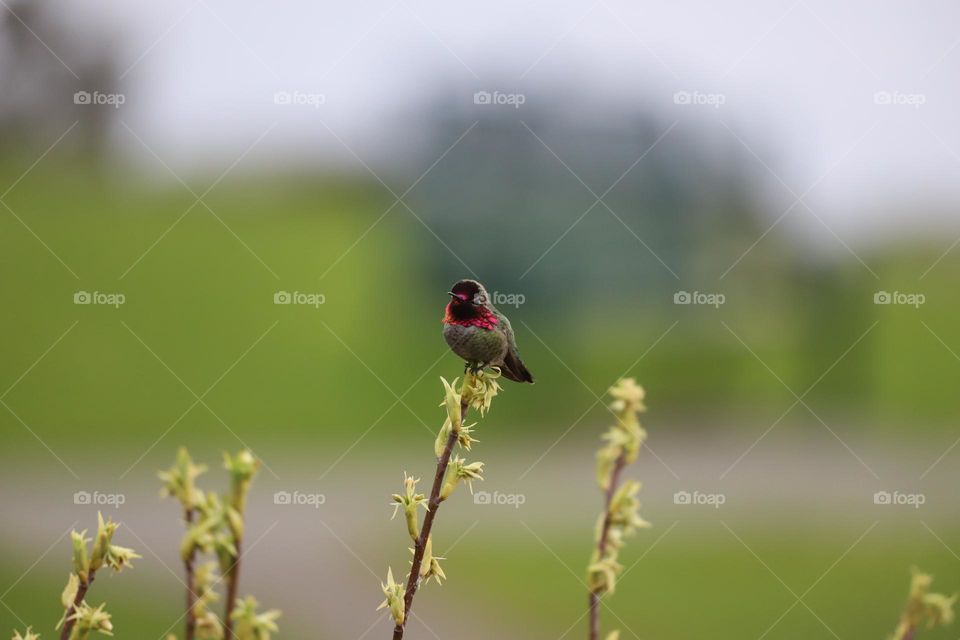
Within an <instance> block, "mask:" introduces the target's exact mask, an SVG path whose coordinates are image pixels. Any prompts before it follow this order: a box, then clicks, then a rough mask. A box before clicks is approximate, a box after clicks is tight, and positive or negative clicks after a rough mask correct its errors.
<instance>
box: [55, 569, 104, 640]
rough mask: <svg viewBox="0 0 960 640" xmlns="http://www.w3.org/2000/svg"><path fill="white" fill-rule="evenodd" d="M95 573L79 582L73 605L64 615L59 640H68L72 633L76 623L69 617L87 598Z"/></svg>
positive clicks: (91, 572)
mask: <svg viewBox="0 0 960 640" xmlns="http://www.w3.org/2000/svg"><path fill="white" fill-rule="evenodd" d="M96 573H97V572H96V570H92V571H90V573H89V575H88V576H87V579H86V580H81V581H80V585H79V587H78V588H77V595H76V596H75V597H74V598H73V604H72V605H70V607H69V608H67V612H66V614H64V620H63V630H62V631H60V640H70V632H71V631H73V627H74V625H76V624H77V621H76V620H71V619H70V616H71V615H73V614H75V613H76V612H77V608H78V607H79V606H80V605H81V604H82V603H83V599H84V598H85V597H86V596H87V589H89V588H90V585H91V584H93V579H94V576H95V575H96Z"/></svg>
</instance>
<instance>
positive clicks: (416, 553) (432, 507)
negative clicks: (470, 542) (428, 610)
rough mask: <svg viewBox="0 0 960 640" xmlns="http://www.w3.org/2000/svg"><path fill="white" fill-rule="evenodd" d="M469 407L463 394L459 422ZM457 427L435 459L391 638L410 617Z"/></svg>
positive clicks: (397, 639)
mask: <svg viewBox="0 0 960 640" xmlns="http://www.w3.org/2000/svg"><path fill="white" fill-rule="evenodd" d="M469 409H470V400H469V398H468V397H467V396H466V395H465V394H464V396H463V397H462V399H461V400H460V424H461V425H462V424H463V423H464V422H465V421H466V419H467V411H468V410H469ZM458 435H459V431H458V430H457V429H450V433H449V434H448V435H447V442H446V444H445V446H444V448H443V453H441V454H440V458H439V459H438V460H437V473H436V475H435V476H434V477H433V487H432V488H431V489H430V501H429V502H428V503H427V504H428V508H427V514H426V515H425V516H424V517H423V527H422V528H421V529H420V537H419V538H417V540H416V542H415V543H414V550H413V564H411V566H410V577H409V578H408V579H407V589H406V591H405V592H404V596H403V604H404V624H402V625H401V624H398V625H396V626H394V628H393V640H401V639H402V638H403V630H404V626H405V625H406V621H407V620H409V619H410V610H411V608H412V607H413V597H414V596H415V595H416V593H417V588H418V587H419V586H420V565H421V564H422V563H423V556H424V552H425V550H426V547H427V540H429V539H430V530H431V529H432V528H433V519H434V518H436V517H437V510H438V509H439V508H440V502H441V500H440V490H441V489H442V488H443V480H444V478H445V477H446V475H447V466H448V465H449V464H450V456H451V454H452V453H453V447H454V445H455V444H456V443H457V436H458Z"/></svg>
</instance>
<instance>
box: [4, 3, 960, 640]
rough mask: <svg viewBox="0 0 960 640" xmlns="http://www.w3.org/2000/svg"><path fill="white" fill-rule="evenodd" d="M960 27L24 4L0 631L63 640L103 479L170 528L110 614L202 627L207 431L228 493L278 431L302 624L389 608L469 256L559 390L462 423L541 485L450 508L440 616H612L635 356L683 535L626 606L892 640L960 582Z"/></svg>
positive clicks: (632, 15)
mask: <svg viewBox="0 0 960 640" xmlns="http://www.w3.org/2000/svg"><path fill="white" fill-rule="evenodd" d="M958 17H960V10H958V7H957V5H956V4H955V3H951V2H948V1H946V0H944V1H924V2H921V3H920V4H916V3H913V4H909V3H887V4H882V5H878V4H877V3H870V2H859V1H857V2H848V3H842V4H839V5H838V4H837V3H830V2H821V1H819V0H798V1H792V0H789V1H787V2H768V3H761V2H755V1H747V2H734V3H719V4H718V3H710V2H704V1H702V0H692V1H689V2H675V3H669V4H662V3H661V4H651V3H645V4H639V5H638V4H636V3H630V2H621V1H619V0H597V1H596V2H592V1H589V0H588V1H585V2H580V1H568V2H549V3H548V2H532V3H521V4H517V3H510V2H492V3H484V4H483V5H482V6H479V5H478V6H467V5H463V4H456V3H452V4H451V3H441V2H430V1H428V2H411V1H410V0H385V1H383V2H380V1H377V2H361V3H353V4H350V3H341V4H339V5H336V4H331V3H320V4H317V3H310V2H305V1H302V0H289V1H286V2H279V3H271V4H270V5H269V6H268V5H262V6H261V5H255V4H252V3H236V2H227V1H225V0H196V1H194V0H184V1H180V0H176V1H173V2H166V3H152V4H150V3H126V2H117V1H115V0H88V2H84V3H68V2H60V1H52V0H51V1H50V2H34V1H26V0H19V1H15V0H0V51H2V53H0V79H2V91H0V173H2V180H0V205H2V207H0V229H2V231H0V260H2V261H3V272H4V277H3V278H2V279H0V295H2V297H3V299H4V300H5V304H4V313H3V314H0V335H2V336H3V339H2V340H0V404H2V407H0V427H2V429H3V439H2V443H3V446H2V447H0V457H2V461H3V464H2V466H0V477H2V486H3V492H2V496H0V510H2V521H3V523H4V524H3V526H2V527H0V530H2V537H0V604H2V605H3V606H2V607H0V629H3V631H4V633H6V632H7V631H8V630H9V629H11V628H13V627H15V626H16V627H20V628H23V627H25V626H26V625H27V624H32V625H34V626H35V628H36V629H37V630H39V631H41V632H43V637H44V638H51V637H54V632H53V630H52V626H53V625H54V624H55V622H56V620H57V618H58V617H59V615H60V613H61V611H60V608H59V604H58V600H59V592H60V590H61V588H62V582H63V580H64V578H65V576H66V573H67V571H68V564H67V563H68V556H69V539H68V536H67V535H66V534H67V532H68V531H69V529H70V528H71V527H76V528H78V529H79V528H89V527H93V526H95V518H96V510H97V506H96V505H92V504H77V503H76V502H77V500H75V496H74V494H75V493H76V492H87V493H89V494H91V495H92V496H96V495H100V496H120V497H121V499H122V501H123V504H122V505H120V506H119V507H116V506H109V505H106V506H101V508H104V509H105V510H106V511H109V512H110V513H112V514H113V515H114V517H115V518H117V519H119V520H121V521H122V522H123V523H124V529H122V530H121V533H120V534H118V536H119V539H120V540H121V541H122V542H121V543H122V544H128V545H129V546H133V547H136V548H137V549H138V550H139V551H140V552H141V553H142V555H144V558H143V560H141V561H140V562H139V563H138V564H137V566H136V569H135V571H133V572H132V573H130V574H129V575H124V576H119V577H116V578H110V579H106V578H105V579H101V580H98V581H97V583H96V584H95V585H94V588H93V593H92V596H91V600H92V601H95V602H99V601H101V600H106V601H107V602H109V603H110V608H111V610H112V611H113V613H114V623H115V626H116V635H117V637H119V638H137V639H148V640H149V639H151V638H157V639H158V640H160V639H161V638H163V637H164V635H165V634H166V633H168V632H180V625H179V622H178V618H179V616H180V615H181V611H180V606H181V602H182V585H181V583H180V577H179V576H180V567H179V563H178V560H177V544H178V541H179V536H180V531H181V529H180V523H179V522H178V513H177V509H176V507H175V506H174V505H173V504H172V503H170V502H169V501H167V502H162V501H161V500H160V499H159V497H158V496H157V490H158V488H159V487H158V481H157V480H156V476H155V474H156V470H157V469H159V468H161V467H164V466H168V465H169V464H170V463H171V461H172V459H173V456H174V453H175V451H176V448H177V447H178V446H180V445H185V446H188V447H190V449H191V451H192V452H193V454H194V456H195V457H196V458H198V459H201V460H205V461H207V462H208V463H209V464H210V465H211V467H212V471H211V473H210V474H209V477H208V478H206V482H205V486H207V487H209V488H212V487H216V486H217V485H218V484H219V485H222V484H223V483H224V482H225V478H224V474H223V472H222V471H221V470H220V468H219V467H220V465H219V460H220V455H221V453H220V452H221V451H223V450H236V449H239V448H240V447H243V446H249V447H250V448H251V449H252V450H253V451H254V452H255V453H256V454H257V455H258V456H259V457H261V458H262V460H263V462H264V469H263V472H262V474H261V477H260V478H259V481H258V484H257V485H256V487H255V490H254V494H253V496H252V498H251V503H250V506H249V511H250V525H249V534H248V539H249V540H251V541H252V544H250V545H249V546H248V550H247V553H246V556H245V560H244V568H243V572H244V576H243V585H242V591H244V592H247V591H249V592H252V593H255V594H256V595H257V596H258V597H259V599H260V600H261V601H262V602H263V604H264V605H265V606H267V607H278V608H280V609H282V610H283V611H284V617H283V618H282V620H281V628H282V633H281V637H283V638H316V639H325V638H331V639H333V638H336V639H338V640H343V639H357V640H359V639H360V638H376V637H384V636H386V635H388V633H389V629H390V623H389V622H388V621H387V619H386V618H385V616H384V615H383V612H379V613H377V612H375V611H374V609H375V607H376V605H377V604H378V603H379V601H380V600H381V597H380V592H379V582H378V581H379V580H380V579H382V578H383V576H384V575H385V574H386V568H387V566H388V565H391V566H392V567H393V568H394V570H395V571H396V572H398V573H400V572H402V569H403V567H404V564H405V562H406V558H407V551H406V547H407V542H406V536H405V534H404V531H403V525H402V524H401V523H400V522H399V521H391V520H390V519H389V516H390V508H389V506H388V501H389V494H390V493H392V492H394V491H396V490H398V489H399V487H400V483H401V480H402V477H403V472H404V471H408V472H410V473H413V474H415V475H422V476H424V477H428V476H430V475H431V474H432V469H433V461H432V458H431V448H432V443H433V437H434V433H435V431H436V429H437V428H438V427H439V425H440V422H441V418H442V410H441V409H439V408H437V403H438V402H439V400H440V397H441V392H442V388H441V386H440V383H439V376H441V375H443V376H447V377H454V376H457V375H458V374H459V373H460V372H461V367H462V364H461V363H460V362H459V361H458V359H457V358H456V357H455V356H454V355H452V354H450V353H448V351H447V349H446V347H445V345H444V344H443V341H442V340H441V338H440V318H441V316H442V311H443V305H444V304H445V302H446V299H447V297H446V295H445V292H446V291H447V290H448V288H449V285H450V283H452V282H453V281H455V280H457V279H459V278H462V277H475V278H477V279H479V280H482V281H483V282H484V283H485V284H486V285H487V287H488V289H489V290H490V291H491V292H496V293H495V296H497V300H498V302H499V304H500V308H501V310H502V311H504V312H505V313H507V314H508V315H509V316H510V317H511V319H512V320H513V325H514V327H515V329H516V332H517V335H518V340H519V344H520V347H521V351H522V353H523V355H524V358H525V360H526V361H527V363H528V364H529V367H530V369H531V370H532V371H533V372H534V374H535V375H536V376H537V384H536V385H535V386H532V387H526V386H525V387H521V386H518V385H514V384H509V383H508V384H507V385H506V386H505V388H504V392H503V394H502V396H501V397H500V398H498V399H497V401H496V404H495V406H494V408H493V411H492V412H491V414H490V415H489V416H488V418H487V419H486V420H484V422H483V423H482V424H481V426H480V431H479V434H478V436H479V439H480V440H481V443H480V444H479V445H478V446H477V447H476V448H475V450H474V453H473V457H474V458H479V459H482V460H484V461H485V462H486V469H487V474H486V475H487V480H486V482H485V483H484V484H483V487H482V488H483V489H484V490H486V491H488V492H491V493H493V492H497V495H501V496H511V497H513V502H518V501H521V502H522V504H521V505H519V506H517V505H505V504H499V505H498V504H490V505H484V504H476V503H475V502H474V501H472V500H471V499H470V497H469V494H467V493H466V492H463V494H462V495H460V494H458V495H456V496H455V498H456V499H455V500H452V501H451V502H450V503H448V504H447V505H445V507H444V511H443V513H442V515H441V517H440V518H439V519H438V525H437V529H436V530H435V532H436V533H435V539H436V544H437V546H438V548H439V549H438V553H439V554H440V555H444V556H446V557H447V558H448V559H447V561H446V564H445V567H446V571H447V574H448V576H449V578H450V580H449V583H447V584H444V585H443V586H442V587H440V588H437V587H436V586H434V585H432V584H431V585H430V586H428V587H426V588H425V589H423V590H422V591H421V592H420V595H419V596H418V598H417V600H416V606H415V609H414V611H415V613H416V619H414V620H413V621H412V622H411V624H410V631H409V632H408V635H409V637H411V638H458V639H463V640H470V639H473V638H490V637H498V638H536V639H542V640H562V639H563V638H582V637H585V635H586V625H585V617H584V615H583V614H584V613H585V604H586V593H585V588H584V586H583V582H582V581H583V579H584V567H585V564H586V562H587V559H588V557H589V552H590V548H591V544H592V527H593V523H594V519H595V517H596V514H597V513H598V512H599V510H600V508H601V495H600V493H599V491H598V490H597V489H596V487H595V484H594V480H593V455H594V454H593V451H594V450H595V449H596V447H597V446H598V437H599V434H600V433H601V432H602V430H603V429H604V427H605V426H606V425H607V424H608V423H609V421H610V419H611V416H610V414H609V413H607V411H606V410H605V409H604V399H603V396H604V393H605V390H606V389H607V388H608V387H609V386H610V385H611V384H612V383H614V382H615V381H616V380H617V379H618V378H619V377H621V376H634V377H636V378H637V380H638V381H639V382H640V383H641V384H642V385H643V386H644V387H645V388H646V389H647V394H648V405H649V407H650V411H649V412H648V414H647V415H646V417H645V425H646V427H647V429H648V431H649V432H650V439H649V447H648V448H647V449H646V450H645V451H644V452H643V454H642V455H641V457H640V460H639V462H638V464H637V465H636V466H635V467H633V468H631V470H630V472H629V473H630V476H631V477H636V478H638V479H641V480H642V481H643V482H644V488H643V491H642V498H643V501H644V508H643V513H644V515H645V516H646V518H647V519H649V520H650V521H652V522H653V525H654V526H653V528H652V529H650V530H648V531H644V532H642V533H641V534H640V535H638V536H637V537H636V538H635V539H634V540H633V541H632V542H631V543H630V546H629V547H628V548H627V550H626V551H625V552H624V554H623V556H622V558H623V560H624V561H625V564H626V565H627V566H628V570H627V574H626V576H625V577H624V578H623V579H622V581H621V584H620V585H619V587H618V591H617V593H616V594H615V595H614V596H613V597H611V598H610V599H609V600H608V601H607V604H608V605H609V607H608V608H605V609H604V613H603V617H604V621H605V628H614V627H619V628H620V629H621V630H622V635H621V637H622V638H643V639H645V640H646V639H651V638H669V639H682V638H703V637H712V638H737V639H743V638H757V639H759V638H771V639H773V638H797V637H804V638H840V639H843V640H847V639H853V638H858V639H859V638H883V637H885V636H886V635H887V634H888V633H890V632H891V631H892V629H893V627H894V625H895V623H896V620H897V617H898V614H899V610H900V607H901V605H902V603H903V600H904V598H905V595H906V588H907V583H908V578H909V569H910V567H911V566H918V567H921V568H923V569H925V570H928V571H930V572H932V573H934V574H935V575H936V578H937V582H936V583H935V584H936V586H937V587H939V588H940V589H941V590H943V591H945V592H947V593H952V592H953V591H955V590H957V589H960V557H958V552H960V519H958V515H957V511H956V486H957V481H958V479H960V470H958V466H957V460H958V456H960V450H958V449H956V445H957V443H958V437H960V427H958V423H957V418H958V410H957V388H958V382H960V355H958V354H960V322H958V320H960V301H958V298H957V295H956V292H957V280H958V276H960V248H957V246H958V244H960V217H958V211H957V203H958V196H960V180H958V177H960V121H958V120H957V118H956V113H957V109H958V107H960V85H957V83H956V81H955V80H956V78H957V74H958V72H960V46H958V44H960V30H958V28H957V25H958V24H960V22H958ZM282 292H287V293H289V294H291V297H294V298H296V300H297V301H300V302H303V301H308V300H314V301H318V302H320V301H322V304H316V305H311V304H276V303H275V296H277V295H278V294H280V295H282ZM84 294H86V295H87V296H88V297H86V298H85V297H84ZM293 294H296V295H295V296H294V295H293ZM118 295H119V296H122V304H115V305H111V304H100V303H102V302H109V301H115V302H118V301H120V300H121V298H118V297H117V296H118ZM111 296H112V297H111ZM310 296H313V297H312V298H311V297H310ZM87 300H89V301H91V303H90V304H80V303H82V302H85V301H87ZM684 302H689V303H688V304H684ZM283 491H287V492H300V493H301V494H305V495H322V496H323V504H322V505H320V506H319V507H313V506H306V505H283V504H276V502H275V500H274V494H275V493H276V492H283ZM678 492H688V493H690V494H691V495H694V496H701V498H702V497H703V496H712V498H711V499H712V501H713V502H717V501H718V500H719V501H722V505H720V506H719V507H717V506H711V505H706V504H699V505H698V504H682V502H683V501H682V500H676V499H675V495H676V494H677V493H678ZM878 492H880V498H876V497H875V494H877V493H878ZM884 492H886V493H884ZM884 495H889V496H891V500H890V502H893V503H896V502H898V501H900V502H910V503H913V504H883V502H884V499H883V496H884ZM703 499H706V498H703ZM94 500H96V498H94ZM694 501H696V499H694ZM81 502H82V501H81ZM917 503H922V504H917ZM955 633H956V630H955V629H954V630H952V631H950V630H946V631H936V632H931V633H929V634H925V635H924V637H929V638H948V637H955V636H954V635H951V634H955Z"/></svg>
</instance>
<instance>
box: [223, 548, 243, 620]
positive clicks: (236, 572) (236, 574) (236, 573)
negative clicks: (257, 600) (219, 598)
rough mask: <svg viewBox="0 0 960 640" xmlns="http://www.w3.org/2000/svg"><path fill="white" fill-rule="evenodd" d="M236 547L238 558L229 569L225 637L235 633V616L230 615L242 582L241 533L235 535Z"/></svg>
mask: <svg viewBox="0 0 960 640" xmlns="http://www.w3.org/2000/svg"><path fill="white" fill-rule="evenodd" d="M234 537H235V540H234V547H236V550H237V558H236V560H234V561H233V564H232V565H230V568H229V569H227V602H226V603H225V606H224V620H223V626H224V633H223V637H224V638H232V637H234V635H233V617H232V616H231V615H230V614H231V612H232V611H233V607H234V602H236V600H237V587H238V586H239V584H240V534H235V535H234Z"/></svg>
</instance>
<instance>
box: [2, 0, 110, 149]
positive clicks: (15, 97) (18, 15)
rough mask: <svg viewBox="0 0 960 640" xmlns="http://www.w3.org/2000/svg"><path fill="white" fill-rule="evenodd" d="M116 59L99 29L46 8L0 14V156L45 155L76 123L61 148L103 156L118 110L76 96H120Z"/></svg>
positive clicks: (25, 4) (25, 3)
mask: <svg viewBox="0 0 960 640" xmlns="http://www.w3.org/2000/svg"><path fill="white" fill-rule="evenodd" d="M100 24H101V25H102V23H100ZM115 60H116V56H115V48H114V46H113V38H112V34H110V33H108V32H107V31H106V28H105V27H103V26H98V27H96V31H95V32H94V30H93V29H92V28H91V27H88V26H84V25H78V24H76V23H75V21H72V20H70V18H69V16H68V15H67V14H65V13H64V12H63V11H62V10H60V9H58V8H57V7H56V6H54V5H52V4H50V3H37V2H32V1H30V0H16V1H11V2H8V3H7V4H5V5H4V7H2V8H0V83H2V85H3V87H4V90H3V91H2V92H0V154H4V155H8V154H11V153H14V152H21V151H30V150H34V149H36V148H40V149H45V148H47V147H48V146H49V145H50V144H52V142H53V141H54V140H56V139H57V138H58V137H59V136H60V135H62V134H63V133H64V132H65V131H66V130H67V129H68V128H69V127H70V126H71V124H73V123H74V122H76V123H77V127H76V130H74V131H72V132H71V135H70V136H69V137H68V138H69V139H65V140H64V142H63V145H64V147H65V148H74V149H78V150H79V151H81V152H84V153H85V154H87V155H90V156H94V157H96V156H99V155H101V152H102V151H103V148H104V145H105V141H106V140H105V138H106V134H107V130H108V128H109V126H110V123H111V121H113V120H114V119H115V118H116V117H117V111H118V110H117V109H116V108H114V107H113V106H110V105H93V104H78V100H75V95H76V94H77V92H84V91H85V92H88V93H91V94H92V93H93V92H94V91H97V92H100V93H101V94H117V93H119V89H118V81H117V73H116V64H115ZM79 102H82V100H80V101H79Z"/></svg>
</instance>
